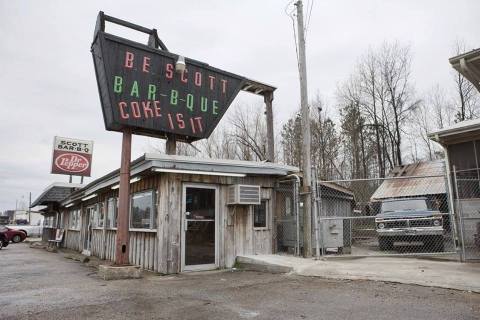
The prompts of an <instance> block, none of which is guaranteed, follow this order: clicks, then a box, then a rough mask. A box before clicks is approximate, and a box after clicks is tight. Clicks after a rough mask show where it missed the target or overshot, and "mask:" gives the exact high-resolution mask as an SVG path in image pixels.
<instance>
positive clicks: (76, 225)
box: [68, 209, 80, 230]
mask: <svg viewBox="0 0 480 320" xmlns="http://www.w3.org/2000/svg"><path fill="white" fill-rule="evenodd" d="M68 222H69V223H68V227H69V228H70V229H72V230H78V229H80V210H79V209H74V210H70V218H69V221H68Z"/></svg>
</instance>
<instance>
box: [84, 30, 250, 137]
mask: <svg viewBox="0 0 480 320" xmlns="http://www.w3.org/2000/svg"><path fill="white" fill-rule="evenodd" d="M92 54H93V60H94V64H95V72H96V76H97V82H98V89H99V92H100V99H101V103H102V110H103V117H104V121H105V127H106V129H107V130H113V131H122V130H123V129H125V128H130V129H131V130H133V132H134V133H136V134H143V135H149V136H155V137H165V136H166V135H167V134H175V135H176V136H177V138H178V139H179V140H184V141H187V142H190V141H195V140H199V139H202V138H208V137H209V136H210V134H211V133H212V131H213V130H214V129H215V127H216V126H217V124H218V122H219V121H220V119H221V118H222V116H223V115H224V113H225V112H226V111H227V109H228V107H229V106H230V104H231V103H232V101H233V99H234V98H235V97H236V95H237V94H238V92H239V91H240V89H241V87H242V85H243V83H244V79H245V78H244V77H241V76H238V75H235V74H232V73H229V72H226V71H223V70H220V69H217V68H214V67H211V66H209V65H208V64H206V63H202V62H199V61H196V60H192V59H188V58H186V59H185V62H186V70H185V71H183V72H180V73H179V72H176V70H175V64H176V61H177V59H178V55H176V54H173V53H170V52H168V51H165V50H160V49H156V48H152V47H149V46H147V45H143V44H140V43H137V42H133V41H129V40H127V39H123V38H120V37H117V36H114V35H111V34H108V33H105V32H104V31H102V30H99V31H98V32H97V34H96V35H95V39H94V42H93V44H92Z"/></svg>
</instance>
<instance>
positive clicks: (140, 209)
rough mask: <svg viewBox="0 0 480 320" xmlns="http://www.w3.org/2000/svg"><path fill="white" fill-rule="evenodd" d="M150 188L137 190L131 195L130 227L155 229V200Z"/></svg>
mask: <svg viewBox="0 0 480 320" xmlns="http://www.w3.org/2000/svg"><path fill="white" fill-rule="evenodd" d="M154 198H155V197H154V193H153V191H152V190H150V191H145V192H138V193H135V194H134V195H133V196H132V201H131V204H132V207H131V211H130V212H131V217H130V227H131V228H138V229H155V228H156V226H155V211H156V210H155V202H154Z"/></svg>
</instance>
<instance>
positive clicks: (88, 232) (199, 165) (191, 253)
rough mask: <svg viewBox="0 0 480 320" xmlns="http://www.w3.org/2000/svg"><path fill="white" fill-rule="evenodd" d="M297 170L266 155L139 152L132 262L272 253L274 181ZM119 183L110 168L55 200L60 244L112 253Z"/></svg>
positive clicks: (215, 261) (230, 259)
mask: <svg viewBox="0 0 480 320" xmlns="http://www.w3.org/2000/svg"><path fill="white" fill-rule="evenodd" d="M296 172H298V169H297V168H295V167H290V166H284V165H279V164H274V163H269V162H252V161H235V160H216V159H215V160H214V159H208V160H207V159H198V158H192V157H184V156H174V155H158V154H145V155H144V156H142V157H140V158H139V159H137V160H135V161H133V162H132V163H131V180H130V183H131V188H130V189H131V198H130V202H131V205H130V217H129V218H130V232H129V261H130V263H131V264H134V265H139V266H141V267H142V268H144V269H146V270H151V271H156V272H160V273H165V274H167V273H178V272H182V271H187V270H206V269H214V268H230V267H232V266H233V265H234V263H235V258H236V256H237V255H244V254H269V253H273V250H274V241H273V230H274V226H273V216H274V214H273V212H274V211H275V201H274V197H275V192H274V188H275V184H276V182H277V180H278V179H279V178H282V177H285V176H287V175H289V174H292V173H296ZM118 184H119V170H116V171H114V172H111V173H109V174H107V175H105V176H103V177H101V178H99V179H97V180H95V181H93V182H91V183H89V184H88V185H86V186H84V187H82V188H81V189H78V190H75V191H73V192H72V193H71V194H69V195H68V197H66V198H65V199H63V200H62V201H60V202H58V203H57V204H56V210H57V212H58V214H59V219H61V221H62V223H61V224H60V223H57V224H56V226H57V227H60V228H64V229H65V236H64V241H63V243H62V245H63V246H64V247H66V248H70V249H73V250H77V251H79V252H82V253H84V254H87V255H94V256H97V257H99V258H102V259H106V260H113V259H114V256H115V237H116V215H117V197H118ZM40 202H41V201H40Z"/></svg>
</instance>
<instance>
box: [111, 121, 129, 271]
mask: <svg viewBox="0 0 480 320" xmlns="http://www.w3.org/2000/svg"><path fill="white" fill-rule="evenodd" d="M131 151H132V131H131V130H130V129H125V130H124V131H123V138H122V155H121V164H120V187H119V190H118V218H117V239H116V246H115V249H116V250H115V264H116V265H127V264H128V220H129V219H128V216H129V205H130V201H129V200H130V158H131Z"/></svg>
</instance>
